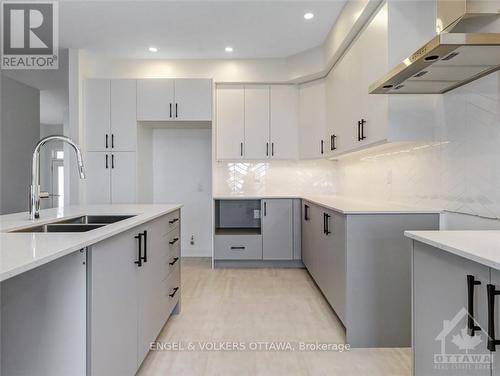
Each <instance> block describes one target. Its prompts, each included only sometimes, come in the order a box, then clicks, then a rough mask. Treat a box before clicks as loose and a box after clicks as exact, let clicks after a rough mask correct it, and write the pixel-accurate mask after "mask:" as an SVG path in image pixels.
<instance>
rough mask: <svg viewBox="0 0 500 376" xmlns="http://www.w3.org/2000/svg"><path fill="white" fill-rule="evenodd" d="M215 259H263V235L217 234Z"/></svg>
mask: <svg viewBox="0 0 500 376" xmlns="http://www.w3.org/2000/svg"><path fill="white" fill-rule="evenodd" d="M215 259H217V260H262V235H216V236H215Z"/></svg>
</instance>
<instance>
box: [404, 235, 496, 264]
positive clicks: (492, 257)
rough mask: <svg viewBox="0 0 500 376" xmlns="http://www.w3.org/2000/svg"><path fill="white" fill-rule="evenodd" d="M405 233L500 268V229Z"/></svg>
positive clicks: (426, 242)
mask: <svg viewBox="0 0 500 376" xmlns="http://www.w3.org/2000/svg"><path fill="white" fill-rule="evenodd" d="M405 235H406V236H407V237H409V238H411V239H413V240H417V241H419V242H422V243H425V244H428V245H431V246H433V247H436V248H438V249H441V250H444V251H446V252H450V253H453V254H455V255H458V256H461V257H464V258H466V259H469V260H472V261H475V262H478V263H480V264H483V265H486V266H489V267H491V268H494V269H497V270H500V231H406V232H405Z"/></svg>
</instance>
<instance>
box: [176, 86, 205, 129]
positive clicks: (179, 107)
mask: <svg viewBox="0 0 500 376" xmlns="http://www.w3.org/2000/svg"><path fill="white" fill-rule="evenodd" d="M174 118H175V119H176V120H189V121H212V80H209V79H176V80H175V108H174Z"/></svg>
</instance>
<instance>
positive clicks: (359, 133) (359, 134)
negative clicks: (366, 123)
mask: <svg viewBox="0 0 500 376" xmlns="http://www.w3.org/2000/svg"><path fill="white" fill-rule="evenodd" d="M358 141H361V121H358Z"/></svg>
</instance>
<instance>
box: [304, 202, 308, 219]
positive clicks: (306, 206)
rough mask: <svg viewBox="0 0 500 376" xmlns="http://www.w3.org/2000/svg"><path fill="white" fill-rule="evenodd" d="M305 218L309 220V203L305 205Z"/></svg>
mask: <svg viewBox="0 0 500 376" xmlns="http://www.w3.org/2000/svg"><path fill="white" fill-rule="evenodd" d="M304 220H305V221H308V220H309V205H304Z"/></svg>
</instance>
